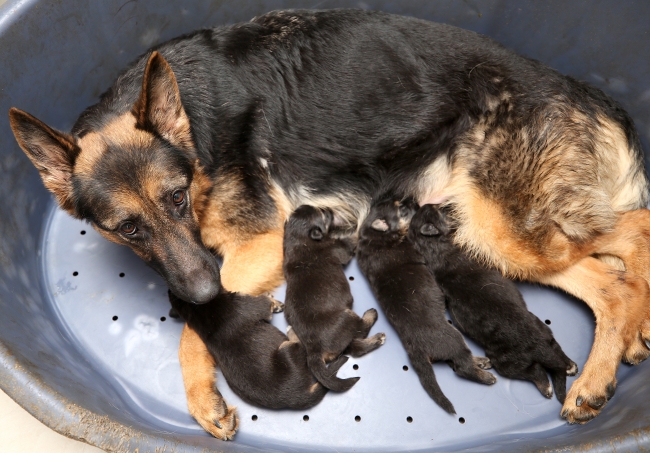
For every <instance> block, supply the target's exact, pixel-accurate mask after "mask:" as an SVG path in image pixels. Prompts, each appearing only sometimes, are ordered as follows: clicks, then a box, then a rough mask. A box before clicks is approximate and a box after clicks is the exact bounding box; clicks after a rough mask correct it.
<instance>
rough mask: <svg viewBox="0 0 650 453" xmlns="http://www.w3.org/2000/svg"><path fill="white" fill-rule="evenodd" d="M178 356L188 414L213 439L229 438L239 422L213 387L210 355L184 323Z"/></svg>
mask: <svg viewBox="0 0 650 453" xmlns="http://www.w3.org/2000/svg"><path fill="white" fill-rule="evenodd" d="M178 358H179V360H180V362H181V371H182V373H183V383H184V384H185V393H186V395H187V405H188V408H189V410H190V414H191V415H192V417H194V418H195V419H196V421H197V422H198V423H199V425H201V426H202V427H203V429H205V430H206V431H207V432H209V433H210V434H212V435H213V436H214V437H216V438H217V439H221V440H231V439H232V438H233V436H234V435H235V431H237V427H238V425H239V420H237V415H236V414H235V408H234V407H233V406H228V405H227V404H226V402H225V401H224V399H223V397H222V396H221V393H219V390H217V386H216V378H215V374H214V367H215V362H214V359H213V358H212V355H211V354H210V352H209V351H208V349H207V348H206V347H205V344H204V343H203V341H201V338H199V336H198V335H197V333H196V332H195V331H194V330H192V329H190V328H189V327H188V326H187V324H186V325H185V327H184V328H183V333H182V334H181V345H180V349H179V350H178Z"/></svg>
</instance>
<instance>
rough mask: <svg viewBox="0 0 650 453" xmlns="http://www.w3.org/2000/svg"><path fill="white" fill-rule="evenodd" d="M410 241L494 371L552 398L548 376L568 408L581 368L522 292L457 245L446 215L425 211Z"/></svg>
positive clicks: (430, 209)
mask: <svg viewBox="0 0 650 453" xmlns="http://www.w3.org/2000/svg"><path fill="white" fill-rule="evenodd" d="M409 238H410V239H411V241H412V242H413V244H414V245H415V248H416V250H418V252H420V254H421V255H422V256H423V257H424V259H425V260H426V262H427V266H428V268H429V270H430V271H431V273H432V274H433V275H434V277H435V279H436V282H437V283H438V285H440V288H441V289H442V291H443V293H444V294H445V299H446V301H447V308H448V309H449V313H450V314H451V318H452V320H453V321H454V323H455V325H456V326H457V327H458V329H460V331H461V332H463V333H464V334H466V335H467V336H469V337H470V338H472V339H474V340H476V342H478V343H479V344H480V345H481V346H483V348H484V349H485V355H486V356H487V357H488V358H489V359H490V362H491V363H492V366H493V367H494V369H495V370H496V371H497V372H498V373H499V374H500V375H502V376H505V377H508V378H511V379H523V380H527V381H531V382H533V383H534V384H535V386H536V387H537V389H538V390H539V391H540V392H541V393H542V395H544V396H545V397H546V398H551V397H552V396H553V390H552V389H551V385H550V383H549V381H548V376H547V375H546V371H547V370H548V371H549V372H550V374H551V378H552V381H553V386H554V387H555V394H556V396H557V399H558V400H559V401H560V402H561V403H564V399H565V397H566V376H567V375H569V376H573V375H575V374H576V373H577V372H578V366H577V365H576V364H575V363H574V362H572V361H571V359H569V358H568V357H567V356H566V355H565V354H564V352H563V351H562V348H560V345H559V344H558V343H557V341H555V338H553V333H552V332H551V329H550V328H549V327H548V326H547V325H546V324H544V323H543V322H542V321H540V320H539V318H537V317H536V316H535V315H533V314H532V313H531V312H529V311H528V309H527V308H526V303H525V302H524V299H523V297H522V296H521V293H520V292H519V290H518V289H517V286H516V285H515V284H514V283H513V282H512V281H510V280H508V279H506V278H504V277H503V275H501V273H500V272H499V271H497V270H496V269H489V268H487V267H485V266H483V265H481V264H480V263H478V262H476V261H475V260H473V259H472V258H470V257H469V256H468V255H467V254H465V253H464V252H463V251H462V250H461V249H460V248H459V247H457V246H456V245H454V243H453V227H452V223H451V219H449V218H448V216H447V214H446V212H445V210H443V209H436V207H434V206H433V205H425V206H423V207H421V208H420V209H419V211H418V212H417V213H416V214H415V216H413V219H412V220H411V225H410V227H409Z"/></svg>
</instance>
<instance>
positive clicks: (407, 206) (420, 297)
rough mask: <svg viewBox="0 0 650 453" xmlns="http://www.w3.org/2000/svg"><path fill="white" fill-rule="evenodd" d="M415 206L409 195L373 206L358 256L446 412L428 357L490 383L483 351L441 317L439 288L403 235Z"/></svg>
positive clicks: (363, 228)
mask: <svg viewBox="0 0 650 453" xmlns="http://www.w3.org/2000/svg"><path fill="white" fill-rule="evenodd" d="M417 208H418V206H417V204H416V203H415V202H413V201H411V200H407V201H404V202H402V203H400V202H398V201H385V202H381V203H378V204H376V205H374V206H373V207H372V209H371V210H370V214H368V217H366V220H365V221H364V222H363V225H362V226H361V231H360V232H359V245H358V249H357V259H358V261H359V267H360V268H361V270H362V271H363V273H364V275H365V276H366V278H367V279H368V281H369V282H370V286H371V287H372V291H373V293H374V294H375V297H376V298H377V300H378V301H379V305H381V308H382V309H383V310H384V313H385V314H386V316H387V318H388V320H389V321H390V323H391V325H392V326H393V328H394V329H395V330H396V331H397V334H398V335H399V337H400V340H402V344H403V345H404V348H405V349H406V352H407V353H408V356H409V359H410V360H411V364H412V365H413V368H414V369H415V372H416V373H417V374H418V377H419V378H420V382H421V383H422V386H423V387H424V389H425V390H426V391H427V393H428V394H429V396H431V398H433V400H434V401H435V402H436V403H438V405H440V407H442V408H443V409H444V410H446V411H447V412H449V413H456V412H455V410H454V406H453V405H452V404H451V402H450V401H449V400H448V399H447V397H446V396H445V395H444V394H443V393H442V390H440V386H439V385H438V382H437V381H436V376H435V374H434V372H433V368H432V367H431V364H432V362H436V361H441V360H444V361H446V362H448V363H449V364H450V365H451V367H452V368H453V370H454V371H455V372H456V374H458V375H459V376H462V377H464V378H467V379H470V380H472V381H476V382H480V383H482V384H488V385H490V384H494V383H495V382H496V378H495V377H494V375H492V374H490V373H488V372H487V371H484V370H483V369H481V368H489V366H490V365H489V360H488V359H486V358H485V357H473V356H472V353H471V352H470V350H469V348H468V347H467V344H465V341H464V340H463V336H462V335H461V334H460V332H458V331H457V330H456V329H455V328H454V327H452V326H451V325H450V324H449V323H448V322H447V320H446V318H445V300H444V296H443V294H442V292H441V291H440V289H439V288H438V285H436V282H435V280H434V278H433V276H432V275H431V273H430V272H429V270H428V269H427V268H426V265H425V261H424V259H423V258H422V256H421V255H420V254H419V253H418V252H417V251H416V250H415V248H414V246H413V244H412V243H411V242H410V241H409V240H408V237H407V233H408V225H409V221H410V219H411V217H412V216H413V214H415V212H416V210H417Z"/></svg>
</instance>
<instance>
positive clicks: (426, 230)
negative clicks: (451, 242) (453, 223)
mask: <svg viewBox="0 0 650 453" xmlns="http://www.w3.org/2000/svg"><path fill="white" fill-rule="evenodd" d="M420 234H421V235H422V236H438V235H439V234H440V230H438V228H436V227H435V226H433V224H432V223H425V224H424V225H422V226H421V227H420Z"/></svg>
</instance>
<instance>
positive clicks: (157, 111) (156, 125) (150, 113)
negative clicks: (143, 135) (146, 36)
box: [133, 51, 194, 152]
mask: <svg viewBox="0 0 650 453" xmlns="http://www.w3.org/2000/svg"><path fill="white" fill-rule="evenodd" d="M133 114H134V115H135V118H136V127H137V128H138V129H143V130H146V131H150V132H157V133H158V134H160V135H161V136H162V137H163V138H164V139H165V140H167V141H169V142H170V143H171V144H172V145H174V146H177V147H179V148H181V149H183V150H185V151H188V152H189V151H193V150H194V142H193V140H192V134H191V129H190V120H189V118H188V117H187V114H186V113H185V109H183V104H182V103H181V93H180V91H179V90H178V84H177V83H176V76H175V75H174V72H173V71H172V68H171V67H170V66H169V63H167V61H166V60H165V59H164V58H163V56H162V55H160V53H158V52H157V51H154V52H153V53H152V54H151V56H150V57H149V61H148V62H147V66H146V68H145V70H144V77H143V78H142V91H141V92H140V97H139V98H138V100H137V101H136V103H135V104H134V105H133Z"/></svg>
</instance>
